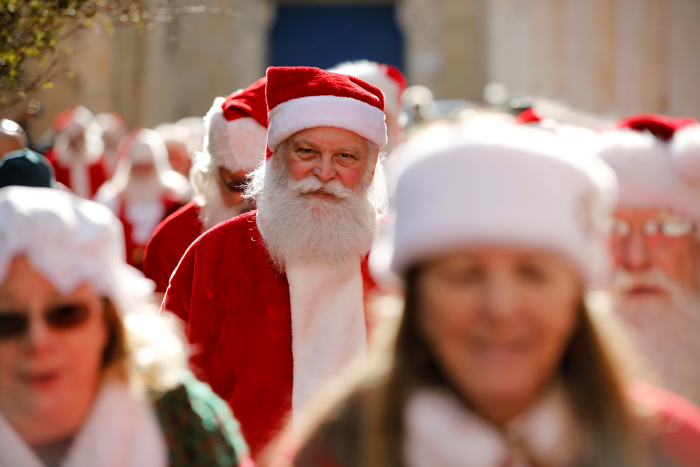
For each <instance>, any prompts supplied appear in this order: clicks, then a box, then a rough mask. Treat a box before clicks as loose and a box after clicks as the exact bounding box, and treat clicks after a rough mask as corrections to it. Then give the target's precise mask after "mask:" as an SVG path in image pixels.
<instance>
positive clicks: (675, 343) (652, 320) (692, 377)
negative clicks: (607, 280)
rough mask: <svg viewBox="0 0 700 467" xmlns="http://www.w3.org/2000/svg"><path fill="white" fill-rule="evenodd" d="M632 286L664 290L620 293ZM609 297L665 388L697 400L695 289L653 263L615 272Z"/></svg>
mask: <svg viewBox="0 0 700 467" xmlns="http://www.w3.org/2000/svg"><path fill="white" fill-rule="evenodd" d="M637 286H651V287H656V288H660V289H662V290H664V291H665V292H666V295H662V296H650V297H645V298H643V297H640V298H633V299H629V298H625V297H626V295H627V293H628V292H629V291H630V290H632V289H633V288H634V287H637ZM613 296H614V297H615V311H616V313H617V315H618V316H619V317H620V318H621V319H622V321H623V323H624V324H625V329H626V331H627V333H628V334H629V336H630V337H631V338H632V340H633V343H634V345H635V347H636V348H637V349H638V350H639V351H640V352H641V353H642V357H643V358H644V359H645V362H646V363H647V364H648V365H649V367H650V370H652V371H653V373H654V374H655V375H656V376H658V377H659V378H661V381H660V382H661V383H662V384H663V385H664V386H665V387H666V388H667V389H669V390H671V391H673V392H676V393H678V394H681V395H683V396H685V397H687V398H689V399H691V400H693V401H694V402H696V403H700V364H698V361H699V360H700V294H698V292H697V291H695V290H690V289H688V288H687V287H684V286H683V285H681V284H679V283H678V282H676V281H674V280H673V279H671V278H670V277H669V276H668V275H667V274H666V273H665V272H664V271H663V270H661V269H660V268H653V269H650V270H649V271H644V272H635V273H630V272H629V271H624V270H620V271H618V272H617V273H616V274H615V279H614V281H613Z"/></svg>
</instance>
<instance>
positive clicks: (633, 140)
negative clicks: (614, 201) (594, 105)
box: [597, 114, 700, 222]
mask: <svg viewBox="0 0 700 467" xmlns="http://www.w3.org/2000/svg"><path fill="white" fill-rule="evenodd" d="M597 139H598V141H597V152H598V154H599V155H600V156H601V157H602V158H603V160H605V162H607V163H608V164H609V165H610V166H611V167H612V168H613V170H614V171H615V173H616V174H617V178H618V181H619V185H620V203H619V207H622V208H628V209H645V208H656V209H668V210H671V211H673V212H674V213H676V214H680V215H684V216H688V217H690V218H691V219H692V220H694V221H696V222H700V124H699V123H698V122H697V121H696V120H694V119H692V118H687V117H686V118H675V117H667V116H664V115H656V114H639V115H633V116H630V117H627V118H625V119H623V120H620V121H619V122H618V123H617V124H616V125H615V128H614V129H610V130H607V131H604V132H602V133H600V135H599V136H598V138H597Z"/></svg>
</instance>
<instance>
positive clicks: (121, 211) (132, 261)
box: [116, 194, 182, 269]
mask: <svg viewBox="0 0 700 467" xmlns="http://www.w3.org/2000/svg"><path fill="white" fill-rule="evenodd" d="M161 203H162V204H163V212H164V215H163V216H160V218H159V219H158V221H157V222H161V221H162V220H163V219H164V218H166V217H168V216H169V215H171V214H173V213H174V212H175V211H177V210H178V209H180V208H181V207H182V203H180V202H179V201H177V200H176V199H175V198H174V197H173V196H172V195H170V194H166V195H164V196H163V198H162V200H161ZM126 209H127V204H126V203H125V201H124V197H123V196H121V195H120V196H119V197H118V206H116V213H117V217H118V218H119V220H120V221H121V222H122V225H123V226H124V246H125V249H126V262H127V263H128V264H129V265H130V266H133V267H135V268H137V269H141V268H142V266H143V258H144V252H145V248H146V242H145V241H144V242H139V241H138V240H137V239H136V238H135V236H134V230H135V229H136V226H135V225H134V224H133V223H132V221H131V220H130V219H129V216H128V215H127V213H126Z"/></svg>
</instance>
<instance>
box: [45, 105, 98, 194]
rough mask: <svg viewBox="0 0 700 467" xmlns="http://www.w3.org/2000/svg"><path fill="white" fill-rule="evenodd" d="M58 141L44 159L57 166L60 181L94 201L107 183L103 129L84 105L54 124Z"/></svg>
mask: <svg viewBox="0 0 700 467" xmlns="http://www.w3.org/2000/svg"><path fill="white" fill-rule="evenodd" d="M54 131H56V132H57V136H56V140H55V141H54V144H53V146H51V147H50V148H49V149H48V150H46V152H45V153H44V156H46V158H47V159H48V160H49V162H51V165H53V168H54V171H55V172H56V181H57V182H60V183H62V184H63V185H65V186H67V187H68V188H70V189H71V190H72V191H73V193H75V194H76V195H78V196H82V197H83V198H92V197H93V196H95V194H96V193H97V190H98V189H99V188H100V186H102V184H103V183H104V182H105V181H107V179H108V177H107V168H106V166H105V160H104V145H103V144H102V139H101V138H102V129H101V128H100V125H99V123H97V121H96V120H95V116H94V115H93V114H92V112H90V111H89V110H88V109H86V108H85V107H83V106H82V105H76V106H74V107H71V108H70V109H68V110H66V111H64V112H62V113H61V114H59V115H58V116H57V117H56V120H55V121H54Z"/></svg>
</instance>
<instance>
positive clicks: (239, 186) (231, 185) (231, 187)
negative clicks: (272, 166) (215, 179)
mask: <svg viewBox="0 0 700 467" xmlns="http://www.w3.org/2000/svg"><path fill="white" fill-rule="evenodd" d="M219 176H220V177H221V182H222V183H223V184H224V185H226V188H228V191H230V192H233V193H243V192H244V191H245V188H246V185H247V183H246V181H245V178H244V179H243V180H231V181H230V182H229V181H226V178H224V172H223V170H221V167H219Z"/></svg>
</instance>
